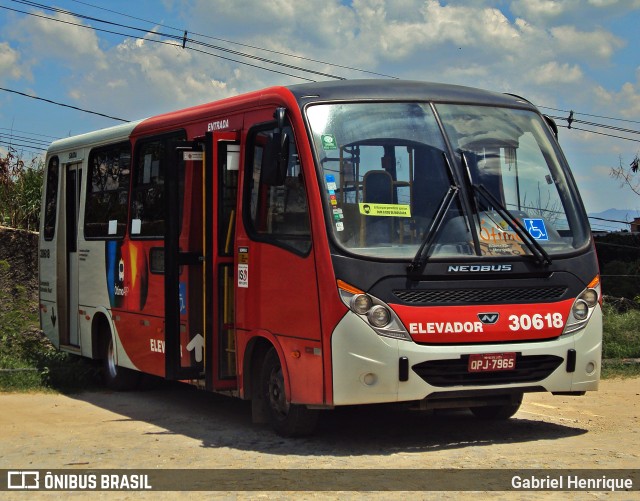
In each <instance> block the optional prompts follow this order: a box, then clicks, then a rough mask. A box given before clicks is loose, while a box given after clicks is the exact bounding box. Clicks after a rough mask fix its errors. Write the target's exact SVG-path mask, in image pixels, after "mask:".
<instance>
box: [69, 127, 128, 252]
mask: <svg viewBox="0 0 640 501" xmlns="http://www.w3.org/2000/svg"><path fill="white" fill-rule="evenodd" d="M120 147H122V148H127V147H128V150H129V174H128V176H129V181H128V183H127V186H126V188H122V187H121V186H120V183H118V188H116V189H114V190H103V191H101V192H100V193H105V192H122V191H125V189H126V193H127V201H126V202H125V204H124V210H125V214H124V231H123V233H122V235H119V234H118V233H117V232H116V234H114V235H109V234H108V233H107V234H106V235H105V234H102V235H97V236H95V235H87V215H88V214H90V211H89V200H90V197H91V196H92V195H93V194H94V192H93V191H91V188H92V179H93V176H92V174H93V165H92V164H93V162H92V160H93V158H94V155H96V154H99V153H100V152H101V151H105V150H110V149H115V148H120ZM120 151H122V150H120ZM132 163H133V149H132V148H131V142H130V141H128V140H126V141H120V142H117V143H111V144H106V145H102V146H99V147H96V148H92V149H91V151H90V152H89V159H88V162H87V176H86V177H87V179H86V183H87V186H86V196H85V201H84V223H83V228H82V231H83V235H84V239H85V240H123V239H124V238H125V236H126V235H127V231H128V229H129V208H130V205H131V203H130V197H131V181H132V179H131V178H132V176H131V175H132ZM96 193H97V192H96ZM108 224H109V222H108V221H107V231H108Z"/></svg>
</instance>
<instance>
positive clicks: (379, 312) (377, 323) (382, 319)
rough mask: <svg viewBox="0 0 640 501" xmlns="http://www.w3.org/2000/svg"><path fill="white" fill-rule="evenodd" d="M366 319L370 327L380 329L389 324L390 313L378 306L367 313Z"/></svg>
mask: <svg viewBox="0 0 640 501" xmlns="http://www.w3.org/2000/svg"><path fill="white" fill-rule="evenodd" d="M367 318H368V319H369V323H370V324H371V325H373V326H374V327H380V328H382V327H385V326H387V325H389V322H391V312H390V311H389V310H388V309H387V308H386V307H385V306H382V305H381V304H378V305H376V306H374V307H373V308H371V309H370V310H369V311H368V312H367Z"/></svg>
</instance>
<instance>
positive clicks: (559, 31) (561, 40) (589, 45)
mask: <svg viewBox="0 0 640 501" xmlns="http://www.w3.org/2000/svg"><path fill="white" fill-rule="evenodd" d="M551 34H552V35H553V38H554V40H555V42H556V43H557V49H558V51H559V52H562V53H564V54H575V55H576V56H578V57H582V58H584V59H587V60H588V59H589V58H594V57H595V58H598V59H601V60H608V59H610V58H611V56H612V55H613V53H614V52H615V51H616V50H617V49H620V48H622V47H623V46H624V41H623V40H622V39H620V38H618V37H616V36H615V35H613V34H612V33H609V32H607V31H605V30H602V29H596V30H593V31H580V30H578V29H577V28H576V27H575V26H560V27H557V28H552V29H551Z"/></svg>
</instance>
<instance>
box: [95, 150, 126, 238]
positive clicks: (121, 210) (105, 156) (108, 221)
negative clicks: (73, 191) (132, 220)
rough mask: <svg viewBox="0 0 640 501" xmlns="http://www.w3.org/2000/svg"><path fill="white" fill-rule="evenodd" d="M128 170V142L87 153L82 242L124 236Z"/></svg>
mask: <svg viewBox="0 0 640 501" xmlns="http://www.w3.org/2000/svg"><path fill="white" fill-rule="evenodd" d="M130 169H131V146H130V144H129V143H128V142H127V143H120V144H116V145H111V146H106V147H104V148H97V149H95V150H92V151H91V154H90V155H89V175H88V176H87V201H86V207H85V222H84V236H85V238H114V237H123V236H124V233H125V229H126V226H127V201H128V198H129V177H130V176H129V174H130Z"/></svg>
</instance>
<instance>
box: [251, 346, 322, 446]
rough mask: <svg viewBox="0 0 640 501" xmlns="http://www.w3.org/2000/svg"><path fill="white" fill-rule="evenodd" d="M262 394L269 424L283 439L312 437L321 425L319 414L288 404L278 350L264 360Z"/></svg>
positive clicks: (271, 351) (261, 375)
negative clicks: (318, 423) (310, 435)
mask: <svg viewBox="0 0 640 501" xmlns="http://www.w3.org/2000/svg"><path fill="white" fill-rule="evenodd" d="M260 392H261V396H262V398H263V400H264V404H265V406H266V408H267V414H268V416H269V423H270V424H271V426H272V427H273V429H274V430H275V432H276V433H277V434H278V435H280V436H283V437H299V436H303V435H309V434H311V433H312V432H313V431H314V430H315V428H316V424H317V422H318V414H319V411H317V410H311V409H308V408H307V407H306V406H304V405H297V404H292V403H290V402H287V399H286V395H285V387H284V377H283V375H282V365H281V364H280V359H279V358H278V353H277V352H276V350H275V348H271V349H270V350H269V351H268V352H267V354H266V355H265V357H264V362H263V364H262V370H261V372H260Z"/></svg>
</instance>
